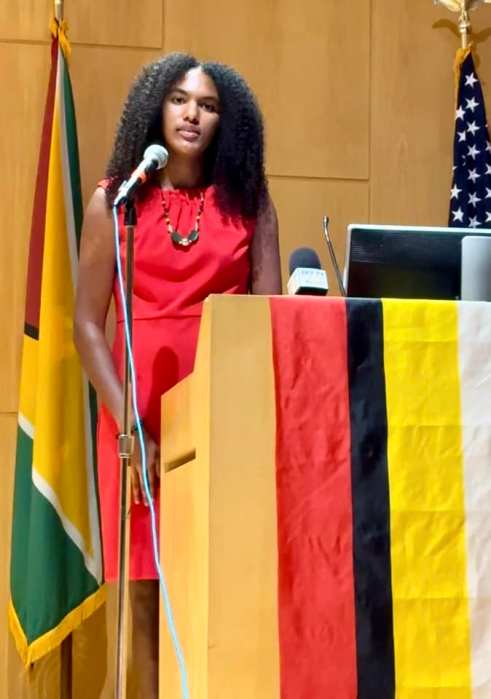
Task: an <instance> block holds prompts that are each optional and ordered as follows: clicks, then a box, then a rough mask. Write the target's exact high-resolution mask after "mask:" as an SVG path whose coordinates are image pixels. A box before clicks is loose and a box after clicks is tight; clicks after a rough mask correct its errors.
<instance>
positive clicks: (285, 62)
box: [165, 0, 370, 179]
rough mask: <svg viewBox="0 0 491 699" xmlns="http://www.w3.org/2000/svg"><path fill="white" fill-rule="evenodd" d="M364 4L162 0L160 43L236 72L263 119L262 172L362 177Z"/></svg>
mask: <svg viewBox="0 0 491 699" xmlns="http://www.w3.org/2000/svg"><path fill="white" fill-rule="evenodd" d="M369 7H370V3H369V1H368V0H352V1H351V2H350V3H347V4H344V3H328V2H325V1H324V0H315V1H311V2H308V3H303V4H302V3H298V2H296V1H295V0H278V2H272V1H271V0H270V1H268V2H265V0H253V1H251V0H240V2H239V1H236V2H234V3H233V4H232V3H230V2H228V0H216V1H215V2H212V3H210V2H208V1H206V0H196V1H195V2H194V3H193V6H192V12H191V10H190V8H189V7H186V6H185V3H181V2H179V0H169V2H167V3H166V15H165V42H166V43H165V45H166V49H181V50H188V51H191V52H192V53H194V54H196V55H197V56H198V57H199V58H205V59H209V58H215V59H218V60H221V61H224V62H226V63H230V64H231V65H233V66H235V67H236V68H237V69H238V70H239V71H241V72H242V73H243V75H244V76H245V77H246V79H247V80H248V81H249V82H250V84H251V86H252V87H253V89H254V90H255V92H256V94H257V95H258V97H259V101H260V103H261V106H262V109H263V111H264V115H265V118H266V124H267V139H268V172H269V173H270V174H274V175H292V176H305V177H312V176H315V177H338V178H352V179H366V177H367V174H368V123H369V122H368V100H369V93H368V75H369V27H370V15H369ZM176 28H177V31H176ZM174 32H176V33H175V35H174Z"/></svg>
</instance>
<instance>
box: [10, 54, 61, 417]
mask: <svg viewBox="0 0 491 699" xmlns="http://www.w3.org/2000/svg"><path fill="white" fill-rule="evenodd" d="M49 60H50V56H49V48H48V46H47V45H46V46H31V45H19V44H1V43H0V66H1V72H2V81H3V82H2V93H3V97H2V99H1V100H0V129H1V132H2V137H1V138H0V162H1V163H2V164H3V168H4V177H3V178H2V195H1V198H0V219H1V221H2V254H1V255H0V299H1V300H2V310H1V320H2V331H3V334H4V338H8V339H7V342H5V343H2V361H1V362H0V386H1V387H2V390H1V391H0V412H13V411H15V410H16V409H17V401H18V380H19V367H20V353H21V337H22V328H23V323H24V298H25V278H26V270H27V254H28V247H29V233H30V227H31V216H32V201H33V193H34V186H35V180H36V168H37V159H38V153H39V142H40V137H41V127H42V115H43V110H44V101H45V99H46V88H47V82H48V73H49Z"/></svg>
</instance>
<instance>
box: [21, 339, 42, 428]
mask: <svg viewBox="0 0 491 699" xmlns="http://www.w3.org/2000/svg"><path fill="white" fill-rule="evenodd" d="M37 353H38V343H37V340H34V339H33V338H32V337H30V336H29V335H26V334H24V338H23V342H22V372H21V380H20V393H19V413H21V414H22V415H23V416H24V418H25V419H26V420H27V421H28V422H29V423H31V425H34V422H35V416H36V391H35V386H36V382H37V371H38V365H37V362H38V356H37Z"/></svg>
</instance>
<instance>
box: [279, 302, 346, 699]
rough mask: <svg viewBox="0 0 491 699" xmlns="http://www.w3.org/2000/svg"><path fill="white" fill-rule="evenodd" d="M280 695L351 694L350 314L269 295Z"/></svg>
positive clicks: (302, 698) (320, 698)
mask: <svg viewBox="0 0 491 699" xmlns="http://www.w3.org/2000/svg"><path fill="white" fill-rule="evenodd" d="M271 316H272V329H273V354H274V366H275V383H276V412H277V437H276V440H277V441H276V462H277V498H278V556H279V570H278V584H279V590H278V598H279V599H278V602H279V640H280V662H281V697H282V699H326V697H332V698H333V699H334V698H336V699H356V695H357V669H356V634H355V611H354V610H355V605H354V581H353V542H352V504H351V476H350V460H351V443H350V442H351V440H350V412H349V392H348V360H347V316H346V307H345V303H344V301H343V300H341V299H339V300H338V301H336V300H333V301H332V302H331V303H329V304H326V303H325V301H324V300H323V299H312V298H308V299H302V298H298V299H296V300H295V301H293V300H292V299H291V298H289V299H286V298H284V299H282V298H273V299H271Z"/></svg>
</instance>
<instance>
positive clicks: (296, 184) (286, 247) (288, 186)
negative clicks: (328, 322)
mask: <svg viewBox="0 0 491 699" xmlns="http://www.w3.org/2000/svg"><path fill="white" fill-rule="evenodd" d="M270 190H271V195H272V197H273V200H274V202H275V205H276V207H277V210H278V217H279V221H280V230H281V254H282V268H283V283H284V285H286V282H287V280H288V261H289V258H290V255H291V253H292V252H293V250H295V249H296V248H299V247H303V246H307V247H311V248H313V249H314V250H316V251H317V253H318V254H319V257H320V259H321V263H322V266H323V268H324V269H325V270H326V272H327V274H328V278H329V286H330V293H333V294H337V293H338V287H337V283H336V277H335V272H334V270H333V268H332V266H331V260H330V257H329V253H328V251H327V246H326V243H325V242H324V237H323V233H322V225H321V224H322V217H323V216H324V214H327V215H328V216H329V218H330V232H331V239H332V240H333V243H334V247H335V250H336V257H337V260H338V263H339V265H340V266H341V267H342V266H343V265H344V256H345V242H344V241H345V234H346V226H347V225H348V223H353V222H354V221H367V220H368V183H366V182H340V181H337V182H333V181H330V180H316V179H311V180H308V179H292V178H283V177H271V178H270Z"/></svg>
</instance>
